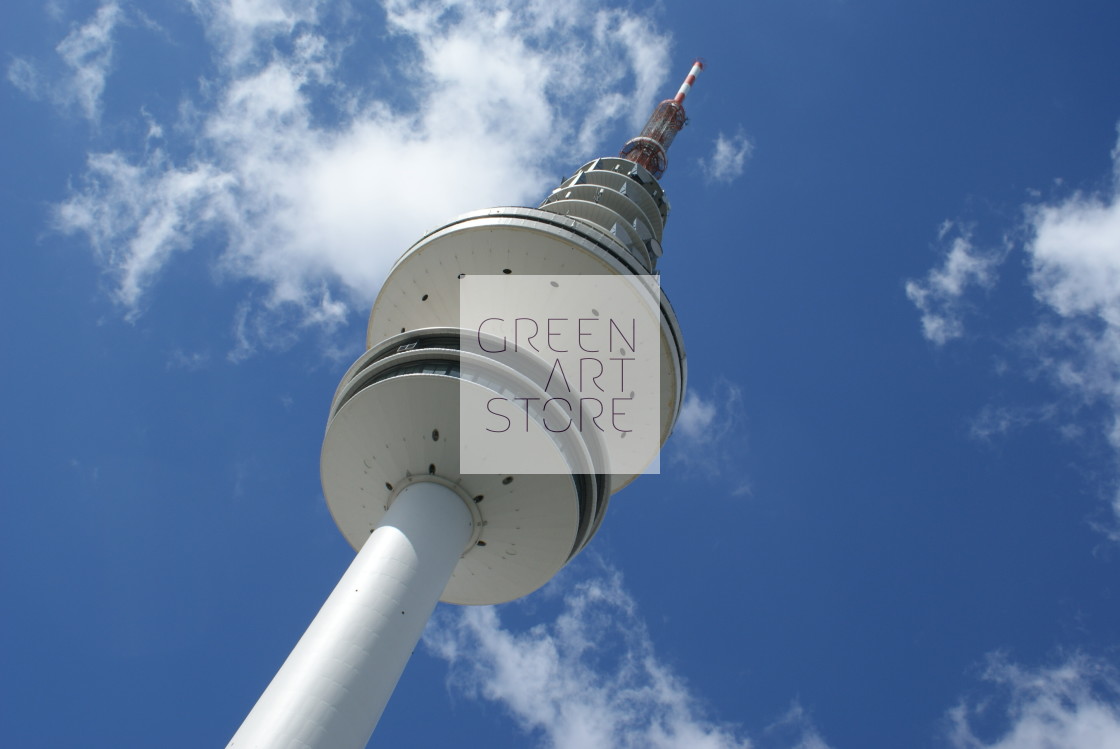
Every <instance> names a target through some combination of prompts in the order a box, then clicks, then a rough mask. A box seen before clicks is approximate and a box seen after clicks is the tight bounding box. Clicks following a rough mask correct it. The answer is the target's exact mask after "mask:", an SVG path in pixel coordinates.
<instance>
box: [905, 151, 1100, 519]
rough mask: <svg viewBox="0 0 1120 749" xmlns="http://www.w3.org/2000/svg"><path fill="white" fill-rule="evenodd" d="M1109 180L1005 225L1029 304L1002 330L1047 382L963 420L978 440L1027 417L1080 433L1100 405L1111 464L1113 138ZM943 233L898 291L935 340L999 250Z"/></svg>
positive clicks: (956, 332) (992, 272) (983, 281)
mask: <svg viewBox="0 0 1120 749" xmlns="http://www.w3.org/2000/svg"><path fill="white" fill-rule="evenodd" d="M1112 162H1113V163H1112V172H1113V174H1112V177H1113V178H1112V180H1111V183H1110V185H1109V186H1108V187H1107V188H1106V189H1104V190H1102V191H1099V192H1096V193H1082V192H1075V193H1073V194H1070V195H1068V196H1067V197H1065V198H1062V199H1058V200H1052V201H1043V202H1037V203H1031V204H1029V205H1027V206H1025V207H1024V214H1025V220H1024V225H1023V226H1021V227H1016V230H1015V232H1013V233H1017V234H1019V235H1021V236H1022V237H1024V239H1023V240H1022V242H1021V245H1020V246H1019V247H1017V248H1016V251H1018V250H1019V249H1021V251H1022V252H1023V253H1024V255H1025V260H1026V265H1027V266H1028V268H1029V274H1028V284H1029V288H1030V289H1031V291H1032V293H1033V295H1034V298H1035V300H1036V301H1037V302H1038V306H1037V307H1036V309H1035V312H1034V315H1033V316H1032V317H1031V318H1030V319H1028V320H1025V321H1024V322H1023V323H1022V324H1021V326H1020V328H1019V330H1018V331H1016V333H1015V334H1014V336H1012V337H1011V341H1010V342H1011V343H1013V346H1012V348H1013V349H1014V350H1015V351H1017V352H1018V355H1020V356H1021V357H1022V361H1021V362H1019V364H1021V366H1020V367H1019V369H1020V370H1021V371H1023V372H1024V373H1026V374H1027V375H1028V376H1029V377H1032V378H1035V379H1040V380H1043V381H1046V380H1048V381H1049V382H1050V383H1052V384H1053V386H1054V393H1055V397H1054V399H1053V401H1052V402H1049V403H1044V404H1033V405H1002V406H994V405H990V406H988V407H986V408H985V409H983V410H982V411H981V413H980V414H979V416H978V417H977V418H976V420H975V421H974V423H973V425H972V433H973V436H977V437H980V438H983V439H987V438H989V437H991V436H993V435H997V434H1001V433H1004V432H1007V431H1010V430H1012V429H1017V428H1021V427H1023V426H1025V425H1027V424H1031V423H1035V422H1049V423H1052V424H1053V425H1055V427H1056V428H1057V429H1058V430H1059V431H1060V432H1061V433H1062V435H1063V436H1064V437H1067V438H1076V437H1080V436H1082V434H1084V433H1085V430H1084V428H1083V427H1082V426H1080V425H1078V424H1075V423H1074V417H1075V416H1076V417H1078V420H1079V421H1081V422H1082V423H1084V421H1085V419H1084V418H1083V417H1084V414H1085V412H1086V409H1096V410H1097V414H1098V415H1099V414H1100V413H1104V414H1105V416H1104V419H1105V421H1106V426H1105V427H1104V429H1103V433H1104V435H1105V436H1106V437H1107V439H1108V440H1109V442H1110V444H1111V446H1112V448H1113V449H1114V451H1115V452H1116V455H1117V461H1118V464H1120V141H1118V143H1117V145H1116V146H1115V147H1114V148H1113V150H1112ZM946 236H952V239H951V241H949V243H948V250H947V252H946V254H945V259H944V262H943V264H942V265H941V266H940V267H937V268H934V269H932V270H931V271H930V272H929V275H928V276H927V277H926V279H924V280H923V281H921V282H918V281H910V282H908V283H907V284H906V294H907V296H908V297H909V298H910V300H911V301H913V302H914V304H915V305H916V306H917V307H918V309H919V311H920V312H921V313H922V329H923V333H924V335H925V337H926V338H928V339H929V340H931V341H933V342H934V343H936V344H938V345H942V344H945V343H947V342H948V341H951V340H953V339H954V338H959V337H961V336H962V335H963V333H964V323H963V320H964V314H965V311H966V309H967V306H968V300H967V299H966V297H967V294H968V292H969V290H970V289H972V288H974V287H977V288H983V289H987V288H990V287H992V286H993V285H994V283H995V281H996V269H997V266H998V265H999V263H1000V262H1002V261H1003V259H1004V258H1005V257H1006V255H1007V253H1008V252H1009V249H1008V248H1004V249H1002V250H999V251H983V250H977V249H976V248H975V247H974V246H973V244H972V241H971V238H970V235H969V233H968V232H967V231H962V230H960V229H959V228H958V227H956V226H955V225H954V224H953V223H952V222H946V223H945V224H944V225H943V226H942V228H941V232H940V239H941V240H942V241H945V239H946ZM1113 510H1114V522H1113V524H1112V526H1111V527H1106V528H1102V530H1104V531H1105V532H1106V533H1108V534H1109V535H1110V536H1111V537H1112V538H1114V539H1116V540H1120V491H1118V492H1117V493H1116V494H1115V495H1114V498H1113Z"/></svg>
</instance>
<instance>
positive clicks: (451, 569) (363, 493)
mask: <svg viewBox="0 0 1120 749" xmlns="http://www.w3.org/2000/svg"><path fill="white" fill-rule="evenodd" d="M701 69H702V65H701V63H700V62H696V63H694V64H693V66H692V69H691V70H690V72H689V75H688V77H687V78H686V80H685V82H684V83H683V84H682V86H681V88H680V90H679V92H678V93H677V95H676V96H675V97H674V98H673V99H668V100H666V101H663V102H662V103H661V104H659V105H658V106H657V108H656V109H655V111H654V113H653V115H652V116H651V117H650V119H649V121H648V122H647V124H646V126H645V127H644V128H643V129H642V131H641V133H640V135H638V136H637V137H636V138H633V139H631V140H630V141H629V142H627V143H626V145H625V146H624V148H623V150H622V152H621V153H620V154H619V157H604V158H599V159H595V160H594V161H591V162H588V163H587V164H584V165H583V166H582V167H580V168H579V169H578V170H577V171H576V172H575V174H574V175H572V176H571V177H569V178H568V179H566V180H564V182H563V183H562V184H561V185H560V186H559V187H557V188H556V189H555V190H553V191H552V193H551V194H550V195H549V196H548V197H547V198H546V199H545V200H544V202H543V203H541V205H540V206H539V207H538V208H516V207H503V208H491V209H487V210H481V211H476V212H473V213H469V214H466V215H463V216H460V217H458V218H456V219H454V220H452V221H450V222H449V223H447V224H445V225H443V226H440V227H438V228H437V229H435V230H433V231H431V232H429V233H428V234H427V235H425V236H424V237H423V238H421V239H420V240H419V241H418V242H417V243H416V244H414V245H413V246H412V247H410V248H409V249H408V250H407V251H406V252H405V253H404V254H403V255H402V256H401V257H400V259H399V260H397V262H396V264H395V265H394V266H393V267H392V269H391V271H390V273H389V275H388V278H387V279H386V280H385V283H384V285H383V286H382V288H381V291H380V293H379V294H378V296H377V299H376V301H375V302H374V305H373V310H372V312H371V314H370V319H369V326H368V329H367V335H366V345H367V349H368V350H367V351H366V352H365V353H364V354H363V355H362V356H361V357H360V358H359V359H358V360H357V361H356V362H354V364H353V365H352V366H351V367H350V369H349V370H348V371H347V372H346V374H345V375H344V376H343V378H342V381H341V384H340V385H339V386H338V389H337V391H336V392H335V395H334V399H333V401H332V403H331V407H330V414H329V418H328V424H327V431H326V435H325V437H324V440H323V449H322V454H321V476H322V484H323V493H324V496H325V498H326V501H327V505H328V507H329V509H330V512H331V515H332V516H333V518H334V520H335V522H336V524H337V525H338V528H339V530H340V531H341V532H342V534H343V535H344V536H345V537H346V539H347V541H349V542H350V544H351V545H352V546H353V547H354V549H355V550H357V552H358V553H357V556H356V557H355V559H354V561H353V563H352V564H351V565H350V567H349V568H348V569H347V570H346V572H345V573H344V575H343V577H342V579H341V580H340V581H339V583H338V585H337V587H336V588H335V589H334V591H333V592H332V593H331V595H330V596H329V597H328V599H327V601H326V603H324V605H323V607H322V609H321V610H320V611H319V613H318V614H317V615H316V617H315V619H314V620H313V621H312V622H311V624H310V626H309V627H308V629H307V631H306V632H305V633H304V635H303V637H302V638H301V639H300V640H299V642H298V643H297V644H296V646H295V648H294V649H293V650H292V652H291V654H290V655H289V656H288V658H287V660H286V661H285V662H284V664H283V665H282V666H281V668H280V670H279V672H277V674H276V676H275V677H274V678H273V680H272V682H271V683H270V684H269V685H268V687H267V688H266V689H265V691H264V693H263V694H262V695H261V697H260V699H259V700H258V701H257V703H256V705H255V706H254V707H253V709H252V711H251V712H250V713H249V715H248V717H246V719H245V721H244V723H243V724H242V725H241V727H240V729H239V730H238V731H237V733H236V734H235V735H234V737H233V738H232V739H231V741H230V743H229V745H228V746H229V747H237V748H239V749H240V748H244V747H258V748H264V747H268V748H270V749H271V748H276V749H280V748H284V749H287V748H289V747H291V748H297V747H298V748H300V749H304V748H311V747H315V748H316V749H360V747H364V746H365V745H366V743H367V742H368V741H369V738H370V736H371V734H372V732H373V729H374V727H375V726H376V725H377V722H378V720H379V718H380V717H381V714H382V712H383V710H384V708H385V704H386V702H387V701H388V699H389V696H390V695H391V693H392V691H393V688H394V687H395V686H396V683H397V681H398V679H399V678H400V675H401V672H402V671H403V669H404V666H405V663H406V662H407V660H408V658H409V656H410V654H411V653H412V650H413V649H414V648H415V646H416V643H417V642H418V641H419V638H420V635H421V634H422V632H423V628H424V625H425V623H426V622H427V620H428V618H429V616H430V615H431V613H432V610H433V609H434V608H435V604H436V603H437V602H438V601H444V602H447V603H456V604H494V603H501V602H505V601H510V600H513V599H515V598H519V597H521V596H524V595H527V594H529V593H531V592H533V591H534V590H536V589H538V588H539V587H541V586H542V585H544V584H545V583H546V582H548V580H549V579H551V578H552V576H553V575H555V574H556V573H557V572H558V571H559V570H560V569H561V568H562V567H563V566H564V565H565V564H567V562H568V561H570V560H571V559H572V558H573V557H574V556H575V555H576V554H577V553H579V551H580V550H581V549H583V548H584V546H586V545H587V543H588V542H589V541H590V539H591V537H592V536H593V535H594V534H595V532H596V531H597V530H598V528H599V525H600V523H601V522H602V520H603V515H604V512H605V511H606V507H607V503H608V501H609V499H610V496H611V494H612V493H613V492H614V491H617V490H618V489H620V488H621V487H622V486H624V485H625V484H627V483H629V482H630V481H631V480H633V479H634V478H635V477H636V475H638V474H639V473H641V472H642V471H641V470H640V469H637V470H635V469H634V468H633V467H632V466H629V467H624V468H619V467H618V466H619V464H618V463H617V461H615V462H612V460H611V459H610V458H609V456H608V453H609V452H610V449H611V447H610V445H607V444H606V443H605V441H604V437H603V436H602V432H603V429H602V427H600V426H599V422H598V421H594V420H593V421H594V424H595V426H596V427H598V429H595V428H588V429H586V430H585V429H574V428H567V427H566V428H564V429H557V428H555V427H556V423H557V422H556V418H557V414H563V413H564V411H563V410H562V407H561V403H565V404H567V406H568V418H569V421H568V424H569V426H571V425H572V424H574V423H575V417H574V416H572V413H571V412H572V408H571V406H572V404H571V402H570V401H569V400H565V399H564V398H562V397H561V393H560V392H559V391H558V390H557V385H556V382H557V381H558V380H559V378H557V377H556V376H555V374H556V372H555V369H553V370H551V371H549V368H548V362H547V361H546V360H544V359H542V358H540V357H539V356H537V355H535V354H534V353H533V351H532V350H530V348H529V347H523V349H522V350H520V351H517V350H515V351H509V350H508V347H505V346H502V347H501V349H502V356H501V357H499V356H497V355H495V354H493V353H487V352H497V351H499V347H498V344H499V343H504V341H505V338H504V337H502V336H499V335H492V334H491V333H490V332H484V331H483V330H482V328H481V327H480V326H476V325H471V326H469V327H467V328H464V327H463V325H462V317H461V314H460V312H461V299H460V295H461V289H462V288H464V280H465V279H474V278H476V277H496V278H499V279H500V278H503V277H507V278H510V277H528V278H531V279H540V280H541V282H542V284H547V286H542V288H543V289H544V292H542V293H545V292H548V290H549V289H550V288H553V289H555V288H559V287H560V285H561V284H567V283H568V282H569V281H571V280H573V279H571V278H570V277H573V276H574V277H609V278H613V279H620V280H630V281H634V282H636V283H637V284H638V285H639V286H642V284H646V286H649V285H650V283H651V281H650V279H656V277H657V261H658V259H659V258H660V257H661V254H662V248H661V239H662V232H663V230H664V227H665V220H666V218H667V216H668V214H669V203H668V201H667V200H666V198H665V194H664V191H663V190H662V189H661V186H660V185H659V184H658V181H657V180H658V178H659V177H661V176H662V174H663V173H664V171H665V169H666V166H667V161H668V160H667V150H668V148H669V145H670V144H671V143H672V141H673V138H674V136H675V135H676V134H677V132H679V131H680V129H681V128H682V127H683V126H684V124H685V113H684V107H683V101H684V98H685V94H687V92H688V90H689V88H690V86H691V85H692V83H693V81H694V80H695V78H696V75H697V74H698V73H699V72H700V70H701ZM653 287H654V288H656V289H657V292H656V294H655V296H654V297H653V299H654V307H653V310H654V311H653V315H654V319H655V328H654V329H655V333H654V334H653V336H652V337H653V338H654V339H656V340H655V343H654V347H655V348H656V356H655V359H654V368H655V369H656V370H657V372H656V374H657V378H656V382H657V392H656V393H655V396H656V402H657V404H656V407H654V408H653V409H652V411H653V414H652V419H653V430H654V431H655V432H656V434H655V436H656V440H655V443H656V447H660V446H661V445H662V444H664V442H665V440H666V439H668V436H669V433H670V432H671V431H672V428H673V425H674V423H675V421H676V417H677V413H678V411H679V409H680V404H681V402H682V399H683V395H684V387H685V377H686V372H685V352H684V344H683V341H682V338H681V333H680V329H679V327H678V325H677V319H676V315H675V314H674V312H673V309H672V307H671V306H670V305H669V302H668V300H667V299H666V298H665V297H664V296H663V295H661V294H660V292H659V287H657V286H656V282H655V281H654V282H653ZM643 288H644V287H643ZM594 312H595V317H598V311H597V310H595V311H594ZM588 314H590V313H588ZM587 319H588V320H591V318H587ZM592 322H593V321H592ZM589 325H590V323H589ZM623 327H624V326H623ZM623 327H620V328H619V330H618V332H619V335H620V338H621V340H623V341H625V340H626V337H625V333H626V331H625V330H624V329H623ZM496 330H497V329H496ZM505 332H508V330H506V331H505ZM611 332H612V334H613V332H614V331H613V329H612V331H611ZM515 334H516V330H515ZM516 340H517V339H516V337H515V338H514V341H515V342H516ZM551 340H552V339H551V338H549V341H551ZM581 340H582V339H581ZM612 340H613V339H612ZM513 348H514V349H517V346H516V345H514V347H513ZM533 348H535V347H533ZM618 358H624V357H618ZM619 363H620V365H623V364H624V362H619ZM580 366H581V367H582V361H581V364H580ZM581 375H582V372H581ZM546 380H547V382H546ZM542 383H544V384H542ZM511 393H524V394H530V393H532V394H534V397H529V396H528V395H526V396H525V397H524V398H516V399H515V400H524V401H525V411H524V421H525V423H524V427H525V431H524V434H523V435H519V436H518V442H519V443H520V444H522V445H523V446H525V449H528V450H531V451H533V454H534V456H536V457H538V458H540V459H541V460H542V461H544V463H545V464H546V465H547V466H548V468H547V470H533V471H518V470H511V469H509V468H508V467H503V469H502V470H495V471H489V472H487V471H471V470H466V468H467V467H465V466H463V465H461V455H462V454H463V450H464V448H466V447H468V446H467V445H464V444H463V440H464V439H466V440H468V441H469V440H470V439H471V438H470V437H469V436H466V437H465V436H464V431H463V429H462V427H463V424H462V423H461V411H460V408H461V404H462V402H463V401H464V399H467V400H472V401H477V402H481V403H486V404H491V403H494V402H497V401H503V400H505V399H508V397H509V395H510V394H511ZM630 395H631V396H633V395H634V394H633V393H630ZM622 400H624V401H625V400H627V399H626V398H623V399H622ZM531 401H532V402H534V403H544V405H545V409H544V410H543V411H542V412H540V413H533V414H532V416H531V415H530V402H531ZM550 404H553V405H554V408H553V410H552V411H551V412H549V411H548V409H547V407H548V406H549V405H550ZM580 408H582V405H581V406H580ZM490 413H494V412H493V411H491V412H490ZM580 414H581V416H582V411H580ZM610 415H611V414H603V412H602V409H600V412H599V416H600V417H602V418H603V419H604V421H605V420H606V419H608V418H609V416H610ZM593 416H594V415H593ZM549 418H552V419H553V422H552V424H551V425H550V422H549ZM508 420H509V419H507V421H508ZM580 423H581V425H582V421H581V422H580ZM487 431H490V432H494V431H498V430H494V429H488V430H487ZM622 431H623V432H625V431H626V430H622ZM621 436H622V437H626V436H629V435H627V434H622V435H621ZM631 443H633V439H631Z"/></svg>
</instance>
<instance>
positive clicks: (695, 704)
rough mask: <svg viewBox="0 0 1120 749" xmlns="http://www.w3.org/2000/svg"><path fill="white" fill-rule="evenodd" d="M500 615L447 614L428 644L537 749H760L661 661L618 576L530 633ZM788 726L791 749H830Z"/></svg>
mask: <svg viewBox="0 0 1120 749" xmlns="http://www.w3.org/2000/svg"><path fill="white" fill-rule="evenodd" d="M565 579H567V578H560V579H558V580H557V581H554V582H553V583H552V584H551V585H552V587H553V589H554V590H555V588H556V586H560V585H564V584H565V583H564V580H565ZM542 592H543V591H542ZM513 605H517V604H513ZM499 611H500V609H499V608H496V607H477V608H475V607H471V608H456V609H451V610H444V611H443V612H442V614H441V615H440V616H439V617H437V619H436V620H435V621H434V623H433V625H431V626H429V628H428V630H427V632H426V633H425V637H424V642H425V644H426V646H427V647H428V648H429V649H430V650H431V651H432V652H434V653H435V654H437V655H438V656H439V657H441V658H443V659H444V660H446V661H447V662H448V664H449V666H450V675H449V684H450V686H451V687H452V688H453V689H455V690H456V691H458V692H461V693H462V694H465V695H467V696H468V697H470V698H473V699H483V700H488V701H491V702H495V703H497V704H499V705H501V706H502V707H503V708H505V709H506V710H507V711H509V713H510V714H511V715H512V716H513V717H514V719H515V720H516V721H517V723H518V725H519V726H520V727H521V729H522V730H523V731H525V732H526V733H527V734H529V735H531V736H534V737H537V738H538V739H539V742H536V743H537V745H539V746H542V747H550V748H552V749H585V747H592V746H593V747H602V748H603V749H614V748H619V749H621V748H624V747H626V748H629V747H634V748H635V749H637V748H638V747H641V748H642V749H647V748H655V749H748V747H752V746H756V744H754V743H753V742H752V741H751V740H749V739H748V738H746V737H745V736H743V735H741V731H740V730H738V729H736V728H735V727H734V726H731V725H727V724H722V723H720V722H717V721H715V720H713V719H712V718H709V717H708V716H707V715H706V711H705V710H704V708H703V706H702V705H701V703H700V702H699V701H698V700H697V698H696V697H695V696H694V695H693V694H692V691H691V690H690V688H689V687H688V685H687V684H686V683H685V682H684V680H683V679H681V677H680V676H678V675H676V674H675V673H673V671H672V669H670V668H669V667H668V666H667V665H665V664H664V663H662V662H661V661H660V660H659V658H658V656H657V653H656V652H655V650H654V648H653V644H652V643H651V641H650V638H649V634H648V633H647V631H646V627H645V625H644V623H643V621H642V619H641V617H640V615H639V614H638V611H637V606H636V605H635V603H634V601H633V599H632V598H631V597H630V596H629V594H628V593H627V592H626V591H625V589H624V588H623V585H622V580H621V576H620V575H619V574H618V572H617V571H614V570H610V569H606V570H602V571H601V572H600V574H598V575H596V576H594V577H591V578H590V579H586V580H583V581H582V582H579V583H576V584H575V585H573V586H571V587H569V588H567V589H566V593H565V594H564V598H563V606H562V610H561V611H560V613H559V615H558V616H557V617H556V618H555V619H554V620H553V621H550V622H546V623H543V624H537V625H535V626H533V627H532V628H531V629H528V630H525V631H514V630H513V629H511V628H509V627H507V626H506V625H505V624H504V623H503V622H502V618H501V615H500V614H499ZM779 724H780V726H776V728H775V730H777V731H778V732H779V733H781V734H782V737H783V738H786V739H789V743H784V744H783V745H784V746H786V747H794V746H797V747H802V749H809V748H810V747H812V748H813V749H827V747H826V744H825V743H824V741H823V740H822V739H821V737H820V735H819V734H818V733H817V731H816V730H815V729H814V728H813V726H812V723H811V721H810V720H809V719H808V717H807V716H806V715H805V713H804V711H802V710H801V709H800V708H799V707H798V706H796V705H795V706H794V709H793V710H791V712H790V714H788V715H787V716H785V717H784V718H783V719H782V720H780V721H779ZM771 733H773V731H771ZM767 745H770V744H769V743H768V744H767Z"/></svg>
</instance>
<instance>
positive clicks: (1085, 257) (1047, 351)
mask: <svg viewBox="0 0 1120 749" xmlns="http://www.w3.org/2000/svg"><path fill="white" fill-rule="evenodd" d="M1112 161H1113V164H1112V166H1113V181H1112V184H1111V186H1110V188H1109V189H1107V190H1105V191H1104V192H1102V193H1100V194H1094V195H1086V194H1082V193H1075V194H1073V195H1071V196H1070V197H1069V198H1067V199H1065V200H1062V201H1058V202H1055V203H1050V204H1039V205H1032V206H1029V207H1028V209H1027V223H1028V229H1029V231H1030V236H1029V239H1028V241H1027V242H1026V245H1025V250H1026V252H1027V255H1028V258H1029V261H1030V271H1031V272H1030V283H1031V286H1032V289H1033V291H1034V296H1035V298H1036V299H1037V300H1038V301H1039V302H1040V303H1041V304H1042V305H1043V307H1044V310H1045V313H1046V314H1045V315H1044V318H1043V319H1042V321H1041V322H1040V323H1039V324H1038V326H1037V328H1036V330H1035V333H1034V336H1033V337H1032V339H1031V340H1032V343H1033V346H1034V348H1033V351H1032V354H1033V355H1034V356H1035V357H1036V358H1037V360H1038V361H1039V362H1040V363H1041V366H1042V368H1043V369H1044V371H1046V372H1048V373H1049V374H1050V375H1051V376H1052V378H1053V380H1054V382H1056V383H1057V385H1058V387H1059V388H1060V389H1062V390H1063V391H1064V392H1066V393H1068V394H1070V395H1072V396H1073V397H1074V398H1075V399H1076V400H1077V401H1079V402H1080V403H1081V404H1093V403H1103V404H1105V405H1106V406H1107V408H1108V409H1109V411H1110V418H1109V422H1110V423H1109V425H1108V427H1107V429H1106V432H1107V435H1108V438H1109V441H1110V442H1111V444H1112V446H1113V447H1114V448H1115V449H1116V450H1118V451H1120V143H1118V144H1117V145H1116V147H1115V148H1114V149H1113V151H1112ZM1113 508H1114V510H1115V513H1116V515H1117V517H1118V518H1120V493H1118V494H1117V496H1116V498H1115V499H1114V503H1113ZM1112 535H1113V537H1114V538H1120V531H1115V530H1114V531H1112Z"/></svg>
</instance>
